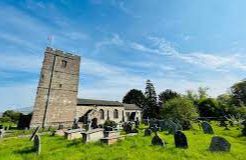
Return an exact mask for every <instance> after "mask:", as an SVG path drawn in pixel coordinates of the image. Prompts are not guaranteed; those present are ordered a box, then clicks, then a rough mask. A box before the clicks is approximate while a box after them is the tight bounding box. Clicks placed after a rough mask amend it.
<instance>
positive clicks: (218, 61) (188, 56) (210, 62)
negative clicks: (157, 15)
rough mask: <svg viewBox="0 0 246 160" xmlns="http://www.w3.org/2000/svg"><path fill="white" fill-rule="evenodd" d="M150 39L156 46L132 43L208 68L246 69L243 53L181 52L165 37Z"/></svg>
mask: <svg viewBox="0 0 246 160" xmlns="http://www.w3.org/2000/svg"><path fill="white" fill-rule="evenodd" d="M148 39H149V40H151V41H152V46H154V47H152V48H150V47H148V46H146V45H143V44H139V43H135V42H134V43H131V44H132V45H131V47H132V48H133V49H135V50H138V51H141V52H146V53H154V54H158V55H162V56H170V57H172V58H173V59H178V60H183V61H184V62H186V63H190V64H194V65H199V66H202V67H204V68H207V69H214V70H217V71H222V70H228V69H230V68H235V69H241V70H246V63H245V62H246V61H243V59H242V57H244V59H245V58H246V57H245V56H243V55H241V54H240V55H238V54H232V55H230V56H219V55H215V54H209V53H195V52H194V53H181V52H179V51H177V49H176V48H175V47H173V45H172V44H171V43H170V42H168V41H166V40H165V39H164V38H159V37H149V38H148Z"/></svg>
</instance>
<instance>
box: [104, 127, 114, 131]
mask: <svg viewBox="0 0 246 160" xmlns="http://www.w3.org/2000/svg"><path fill="white" fill-rule="evenodd" d="M104 129H105V131H113V130H114V128H113V127H111V126H104Z"/></svg>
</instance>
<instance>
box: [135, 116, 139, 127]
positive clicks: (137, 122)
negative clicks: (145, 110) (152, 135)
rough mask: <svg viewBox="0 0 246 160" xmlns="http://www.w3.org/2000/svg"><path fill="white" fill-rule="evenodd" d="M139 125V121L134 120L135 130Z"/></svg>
mask: <svg viewBox="0 0 246 160" xmlns="http://www.w3.org/2000/svg"><path fill="white" fill-rule="evenodd" d="M139 125H140V122H139V119H138V117H137V118H136V121H135V126H136V128H138V127H139Z"/></svg>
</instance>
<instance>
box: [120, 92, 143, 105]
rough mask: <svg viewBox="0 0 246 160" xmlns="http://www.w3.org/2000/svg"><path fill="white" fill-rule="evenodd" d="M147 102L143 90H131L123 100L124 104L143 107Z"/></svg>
mask: <svg viewBox="0 0 246 160" xmlns="http://www.w3.org/2000/svg"><path fill="white" fill-rule="evenodd" d="M144 101H145V97H144V94H143V92H142V91H141V90H137V89H131V90H130V91H129V92H128V93H127V94H126V95H125V96H124V98H123V103H128V104H136V105H137V106H139V107H140V108H142V107H143V105H144Z"/></svg>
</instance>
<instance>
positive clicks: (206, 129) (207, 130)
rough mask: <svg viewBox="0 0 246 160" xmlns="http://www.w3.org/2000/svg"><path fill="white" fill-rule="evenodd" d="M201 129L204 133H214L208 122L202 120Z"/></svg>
mask: <svg viewBox="0 0 246 160" xmlns="http://www.w3.org/2000/svg"><path fill="white" fill-rule="evenodd" d="M202 129H203V132H204V133H205V134H214V131H213V128H212V126H211V125H210V124H209V123H208V122H202Z"/></svg>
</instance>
